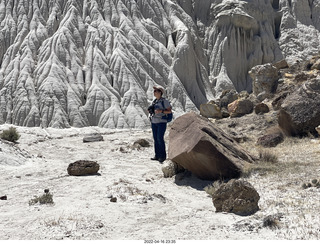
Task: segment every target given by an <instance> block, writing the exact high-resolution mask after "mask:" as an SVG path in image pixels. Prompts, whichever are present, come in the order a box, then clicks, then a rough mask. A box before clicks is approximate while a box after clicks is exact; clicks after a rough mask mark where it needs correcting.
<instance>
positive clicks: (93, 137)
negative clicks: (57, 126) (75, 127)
mask: <svg viewBox="0 0 320 244" xmlns="http://www.w3.org/2000/svg"><path fill="white" fill-rule="evenodd" d="M94 141H103V137H102V135H100V134H92V135H88V136H85V137H84V138H83V142H94Z"/></svg>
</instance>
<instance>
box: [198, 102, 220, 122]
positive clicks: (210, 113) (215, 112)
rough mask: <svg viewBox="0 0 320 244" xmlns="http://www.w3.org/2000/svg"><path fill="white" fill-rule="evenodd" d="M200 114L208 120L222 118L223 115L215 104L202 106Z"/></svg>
mask: <svg viewBox="0 0 320 244" xmlns="http://www.w3.org/2000/svg"><path fill="white" fill-rule="evenodd" d="M200 114H201V115H202V116H204V117H206V118H216V119H221V118H222V113H221V110H220V108H219V106H218V105H216V104H214V103H206V104H201V105H200Z"/></svg>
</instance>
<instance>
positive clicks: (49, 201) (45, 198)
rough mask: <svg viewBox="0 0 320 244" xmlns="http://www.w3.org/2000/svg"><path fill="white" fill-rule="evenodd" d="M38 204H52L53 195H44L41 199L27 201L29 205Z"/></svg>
mask: <svg viewBox="0 0 320 244" xmlns="http://www.w3.org/2000/svg"><path fill="white" fill-rule="evenodd" d="M37 203H40V204H53V195H52V194H51V193H49V192H48V193H45V194H43V195H42V196H41V197H37V196H36V197H35V198H33V199H31V200H30V201H29V205H35V204H37Z"/></svg>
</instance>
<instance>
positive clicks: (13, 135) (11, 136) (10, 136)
mask: <svg viewBox="0 0 320 244" xmlns="http://www.w3.org/2000/svg"><path fill="white" fill-rule="evenodd" d="M0 138H1V139H3V140H6V141H11V142H16V141H17V140H18V139H19V138H20V135H19V133H18V132H17V130H16V128H14V127H10V128H9V129H8V130H4V131H2V133H1V134H0Z"/></svg>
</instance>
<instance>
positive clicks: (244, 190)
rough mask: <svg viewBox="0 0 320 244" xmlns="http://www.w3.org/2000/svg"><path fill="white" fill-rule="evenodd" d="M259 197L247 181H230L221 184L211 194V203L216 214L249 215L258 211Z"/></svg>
mask: <svg viewBox="0 0 320 244" xmlns="http://www.w3.org/2000/svg"><path fill="white" fill-rule="evenodd" d="M259 199H260V196H259V194H258V192H257V191H256V190H255V189H254V187H253V186H252V185H251V184H250V183H249V182H247V181H243V180H235V179H232V180H230V181H229V182H228V183H223V184H221V185H220V187H219V188H218V189H217V190H216V191H215V192H214V193H213V195H212V202H213V204H214V206H215V208H216V212H228V213H235V214H238V215H251V214H253V213H255V212H257V211H258V210H259V206H258V201H259Z"/></svg>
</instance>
